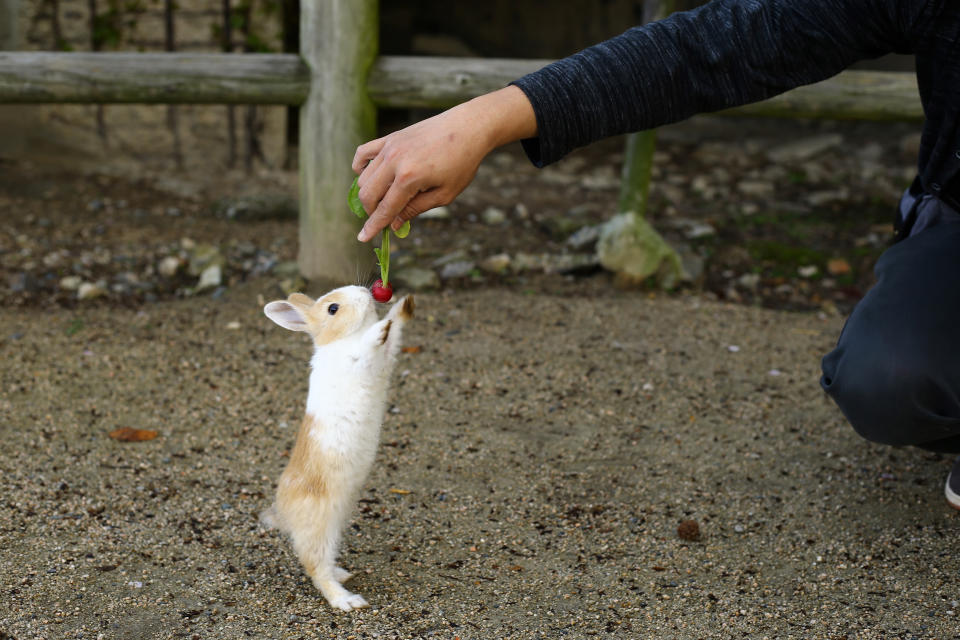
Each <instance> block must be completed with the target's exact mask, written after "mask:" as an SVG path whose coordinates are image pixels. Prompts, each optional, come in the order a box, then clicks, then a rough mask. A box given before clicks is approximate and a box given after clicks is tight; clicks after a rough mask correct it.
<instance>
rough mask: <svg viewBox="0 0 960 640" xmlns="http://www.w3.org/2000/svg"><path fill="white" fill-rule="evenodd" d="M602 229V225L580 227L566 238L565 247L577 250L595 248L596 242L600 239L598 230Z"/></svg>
mask: <svg viewBox="0 0 960 640" xmlns="http://www.w3.org/2000/svg"><path fill="white" fill-rule="evenodd" d="M602 228H603V225H601V224H594V225H589V226H586V227H580V228H579V229H577V230H576V231H574V232H573V234H572V235H571V236H570V237H568V238H567V246H569V247H571V248H573V249H577V250H580V249H586V248H593V247H595V246H596V245H597V240H599V239H600V230H601V229H602Z"/></svg>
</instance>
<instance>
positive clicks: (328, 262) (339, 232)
mask: <svg viewBox="0 0 960 640" xmlns="http://www.w3.org/2000/svg"><path fill="white" fill-rule="evenodd" d="M300 4H301V16H300V43H301V46H300V55H299V56H298V55H294V54H217V53H210V54H183V53H45V52H44V53H39V52H0V103H28V104H36V103H94V104H96V103H141V104H142V103H155V104H178V103H180V104H184V103H186V104H285V105H299V106H301V109H300V141H301V143H300V145H299V153H300V162H299V164H300V253H299V264H300V268H301V271H302V272H303V273H304V275H305V276H307V277H308V278H312V277H324V278H329V279H336V280H352V279H353V278H354V277H355V275H356V265H357V264H358V262H360V263H363V262H364V261H367V260H369V256H370V255H371V254H372V252H371V251H369V249H367V248H366V247H362V246H361V245H360V244H359V243H357V242H356V240H355V236H356V233H357V230H358V228H357V220H356V218H355V217H353V216H351V215H349V214H348V213H347V210H346V208H345V199H346V191H347V188H348V187H349V185H350V182H351V181H352V180H353V174H352V172H351V170H350V161H351V159H352V158H353V152H354V150H355V148H356V147H357V145H358V144H360V143H362V142H364V141H366V140H369V139H370V138H372V137H374V136H375V133H376V126H375V113H376V111H375V110H376V107H429V108H444V107H450V106H453V105H455V104H457V103H459V102H462V101H464V100H468V99H470V98H473V97H475V96H478V95H481V94H483V93H486V92H489V91H492V90H495V89H499V88H501V87H503V86H505V85H506V84H508V83H509V82H510V81H511V80H514V79H515V78H517V77H519V76H522V75H524V74H526V73H529V72H530V71H533V70H536V69H538V68H540V67H541V66H543V65H544V64H547V63H548V62H550V61H549V60H512V59H490V58H482V59H480V58H439V57H414V56H378V55H377V42H378V35H379V34H378V11H377V9H378V2H377V0H315V1H310V0H303V1H302V2H301V3H300ZM723 113H724V114H725V115H739V116H771V117H789V118H834V119H864V120H915V121H920V120H922V119H923V111H922V109H921V106H920V100H919V97H918V93H917V83H916V79H915V78H914V76H913V74H910V73H894V72H869V71H846V72H844V73H841V74H839V75H838V76H836V77H834V78H832V79H830V80H826V81H824V82H821V83H818V84H814V85H810V86H807V87H801V88H798V89H795V90H793V91H790V92H788V93H786V94H783V95H780V96H777V97H775V98H772V99H770V100H767V101H764V102H759V103H755V104H751V105H747V106H744V107H740V108H737V109H732V110H730V111H728V112H723Z"/></svg>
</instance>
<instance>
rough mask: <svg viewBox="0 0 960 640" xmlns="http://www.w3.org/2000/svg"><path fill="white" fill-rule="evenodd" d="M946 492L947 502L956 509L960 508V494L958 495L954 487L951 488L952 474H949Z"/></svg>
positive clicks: (945, 487)
mask: <svg viewBox="0 0 960 640" xmlns="http://www.w3.org/2000/svg"><path fill="white" fill-rule="evenodd" d="M944 494H945V495H946V496H947V502H949V503H950V506H951V507H953V508H954V509H960V495H957V494H956V493H955V492H954V491H953V490H952V489H950V476H947V484H946V486H944Z"/></svg>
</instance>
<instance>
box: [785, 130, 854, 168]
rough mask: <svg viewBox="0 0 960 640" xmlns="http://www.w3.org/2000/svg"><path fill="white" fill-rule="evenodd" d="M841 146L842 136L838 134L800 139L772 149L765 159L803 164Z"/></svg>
mask: <svg viewBox="0 0 960 640" xmlns="http://www.w3.org/2000/svg"><path fill="white" fill-rule="evenodd" d="M841 144H843V136H841V135H840V134H839V133H828V134H824V135H822V136H812V137H810V138H801V139H799V140H794V141H792V142H788V143H786V144H783V145H780V146H779V147H774V148H773V149H771V150H770V151H768V152H767V157H768V158H770V160H772V161H773V162H787V163H791V162H803V161H804V160H809V159H810V158H812V157H814V156H816V155H819V154H821V153H823V152H824V151H826V150H827V149H830V148H832V147H838V146H840V145H841Z"/></svg>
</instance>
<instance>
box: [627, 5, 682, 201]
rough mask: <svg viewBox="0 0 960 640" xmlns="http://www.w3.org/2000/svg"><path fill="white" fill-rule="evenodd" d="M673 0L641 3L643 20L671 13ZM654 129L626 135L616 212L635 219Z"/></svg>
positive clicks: (646, 184) (643, 197)
mask: <svg viewBox="0 0 960 640" xmlns="http://www.w3.org/2000/svg"><path fill="white" fill-rule="evenodd" d="M673 5H674V0H644V2H643V21H644V22H645V23H646V22H654V21H656V20H660V19H662V18H665V17H667V16H668V15H670V14H671V13H673ZM656 140H657V132H656V131H655V130H650V131H639V132H637V133H631V134H630V135H629V136H627V143H626V150H625V152H624V160H623V174H622V177H621V180H620V197H619V199H618V201H617V207H618V210H619V211H620V212H625V211H633V212H634V213H635V214H636V215H637V216H638V217H641V218H642V217H644V216H646V214H647V196H648V195H649V193H650V172H651V170H652V169H653V152H654V150H655V149H656V146H657V142H656Z"/></svg>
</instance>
